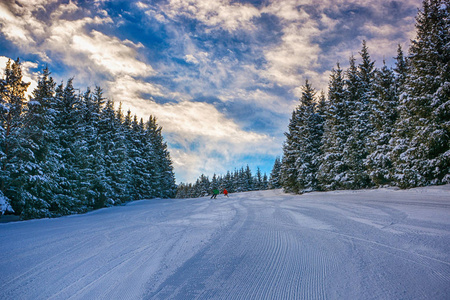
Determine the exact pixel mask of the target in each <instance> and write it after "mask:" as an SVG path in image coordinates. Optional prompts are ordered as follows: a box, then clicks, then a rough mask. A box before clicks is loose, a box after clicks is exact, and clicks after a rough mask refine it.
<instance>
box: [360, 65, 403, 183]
mask: <svg viewBox="0 0 450 300" xmlns="http://www.w3.org/2000/svg"><path fill="white" fill-rule="evenodd" d="M398 102H399V97H398V89H397V86H396V84H395V78H394V73H393V71H392V70H391V69H390V68H388V67H387V66H386V64H385V63H384V64H383V67H382V69H381V70H377V71H376V73H375V80H374V83H373V96H372V97H371V98H370V107H371V114H370V119H369V120H370V124H371V126H372V127H373V131H372V133H371V134H370V135H369V136H368V144H367V145H368V150H369V153H370V154H369V155H368V156H367V159H366V167H367V170H368V172H369V175H370V178H371V180H372V181H373V182H374V183H375V184H376V185H387V184H390V183H391V176H390V174H391V173H392V161H391V159H390V152H391V151H392V147H391V144H390V141H391V139H392V135H393V131H394V126H395V123H396V121H397V117H398Z"/></svg>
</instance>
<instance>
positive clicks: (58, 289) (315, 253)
mask: <svg viewBox="0 0 450 300" xmlns="http://www.w3.org/2000/svg"><path fill="white" fill-rule="evenodd" d="M0 254H1V257H2V259H1V261H0V278H1V280H0V299H69V298H70V299H400V298H402V299H448V295H450V185H446V186H434V187H427V188H416V189H411V190H397V189H391V188H389V189H377V190H365V191H336V192H325V193H310V194H305V195H289V194H284V193H282V192H281V191H280V190H272V191H264V192H247V193H238V194H231V195H230V197H229V198H225V197H224V196H223V195H220V196H219V197H218V198H217V199H215V200H211V199H209V198H197V199H170V200H151V201H146V200H142V201H137V202H132V203H130V204H128V205H126V206H118V207H111V208H105V209H100V210H97V211H94V212H91V213H88V214H84V215H74V216H67V217H62V218H57V219H41V220H31V221H22V222H15V223H7V224H0Z"/></svg>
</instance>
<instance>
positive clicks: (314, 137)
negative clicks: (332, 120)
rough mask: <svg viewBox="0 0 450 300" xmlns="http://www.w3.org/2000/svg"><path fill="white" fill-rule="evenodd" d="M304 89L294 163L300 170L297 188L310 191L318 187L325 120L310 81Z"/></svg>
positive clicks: (299, 111) (298, 110)
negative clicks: (319, 112)
mask: <svg viewBox="0 0 450 300" xmlns="http://www.w3.org/2000/svg"><path fill="white" fill-rule="evenodd" d="M302 89H303V91H302V97H301V98H300V105H299V107H298V109H297V123H296V126H295V127H296V134H297V135H298V149H297V150H298V152H297V154H298V155H297V157H296V160H295V164H294V165H295V168H296V169H297V172H298V174H297V180H296V188H295V190H296V191H297V192H308V191H315V190H317V189H318V169H319V163H320V155H321V153H320V145H321V140H322V135H323V120H322V117H321V116H320V115H319V114H318V113H317V112H316V106H317V103H316V100H315V94H316V92H315V90H314V89H313V88H312V86H311V85H310V84H309V82H308V81H306V83H305V85H304V86H303V87H302Z"/></svg>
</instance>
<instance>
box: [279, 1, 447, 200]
mask: <svg viewBox="0 0 450 300" xmlns="http://www.w3.org/2000/svg"><path fill="white" fill-rule="evenodd" d="M449 16H450V1H448V0H425V1H423V7H422V9H421V10H420V11H419V13H418V15H417V17H416V30H417V35H416V39H414V40H412V41H411V46H410V49H409V55H407V56H405V55H404V53H403V51H402V49H401V47H400V46H399V47H398V51H397V57H396V63H395V66H394V67H393V68H390V67H388V66H386V64H384V62H383V66H382V68H381V69H378V68H376V67H375V65H374V61H372V60H371V58H370V55H369V50H368V47H367V45H366V42H365V41H364V42H363V44H362V49H361V51H360V53H359V54H360V58H359V59H360V62H359V63H357V61H356V59H355V57H353V56H352V57H350V60H349V67H348V68H347V69H345V70H344V69H342V68H341V66H340V65H339V64H337V66H336V67H335V68H333V70H332V71H331V75H330V81H329V86H328V96H327V97H326V96H325V95H324V93H321V94H319V95H318V96H317V92H316V91H315V90H314V88H313V87H312V86H311V84H310V83H309V82H308V81H306V83H305V85H304V86H303V90H302V96H301V98H300V101H299V102H300V103H299V105H298V106H297V107H296V108H295V109H294V111H293V112H292V117H291V119H290V123H289V126H288V131H287V132H286V133H285V135H286V140H285V142H284V144H283V158H282V160H281V167H279V168H278V169H277V170H275V166H274V170H275V171H273V172H272V174H271V177H273V178H276V180H278V181H279V183H280V185H281V186H282V187H283V189H284V190H285V191H286V192H293V193H303V192H309V191H327V190H336V189H361V188H370V187H374V186H384V185H391V186H398V187H401V188H410V187H416V186H425V185H434V184H446V183H450V32H449V28H450V18H449Z"/></svg>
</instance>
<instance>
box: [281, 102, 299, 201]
mask: <svg viewBox="0 0 450 300" xmlns="http://www.w3.org/2000/svg"><path fill="white" fill-rule="evenodd" d="M298 114H299V111H298V107H296V108H295V109H294V110H293V111H292V117H291V119H290V120H289V125H288V132H285V133H284V135H285V136H286V140H285V141H284V143H283V160H282V162H281V172H280V183H281V186H282V187H283V190H284V191H285V192H287V193H298V191H299V190H298V186H297V178H298V170H297V168H296V164H295V162H296V161H297V158H298V156H299V136H298V132H297V123H298V117H299V116H298Z"/></svg>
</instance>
